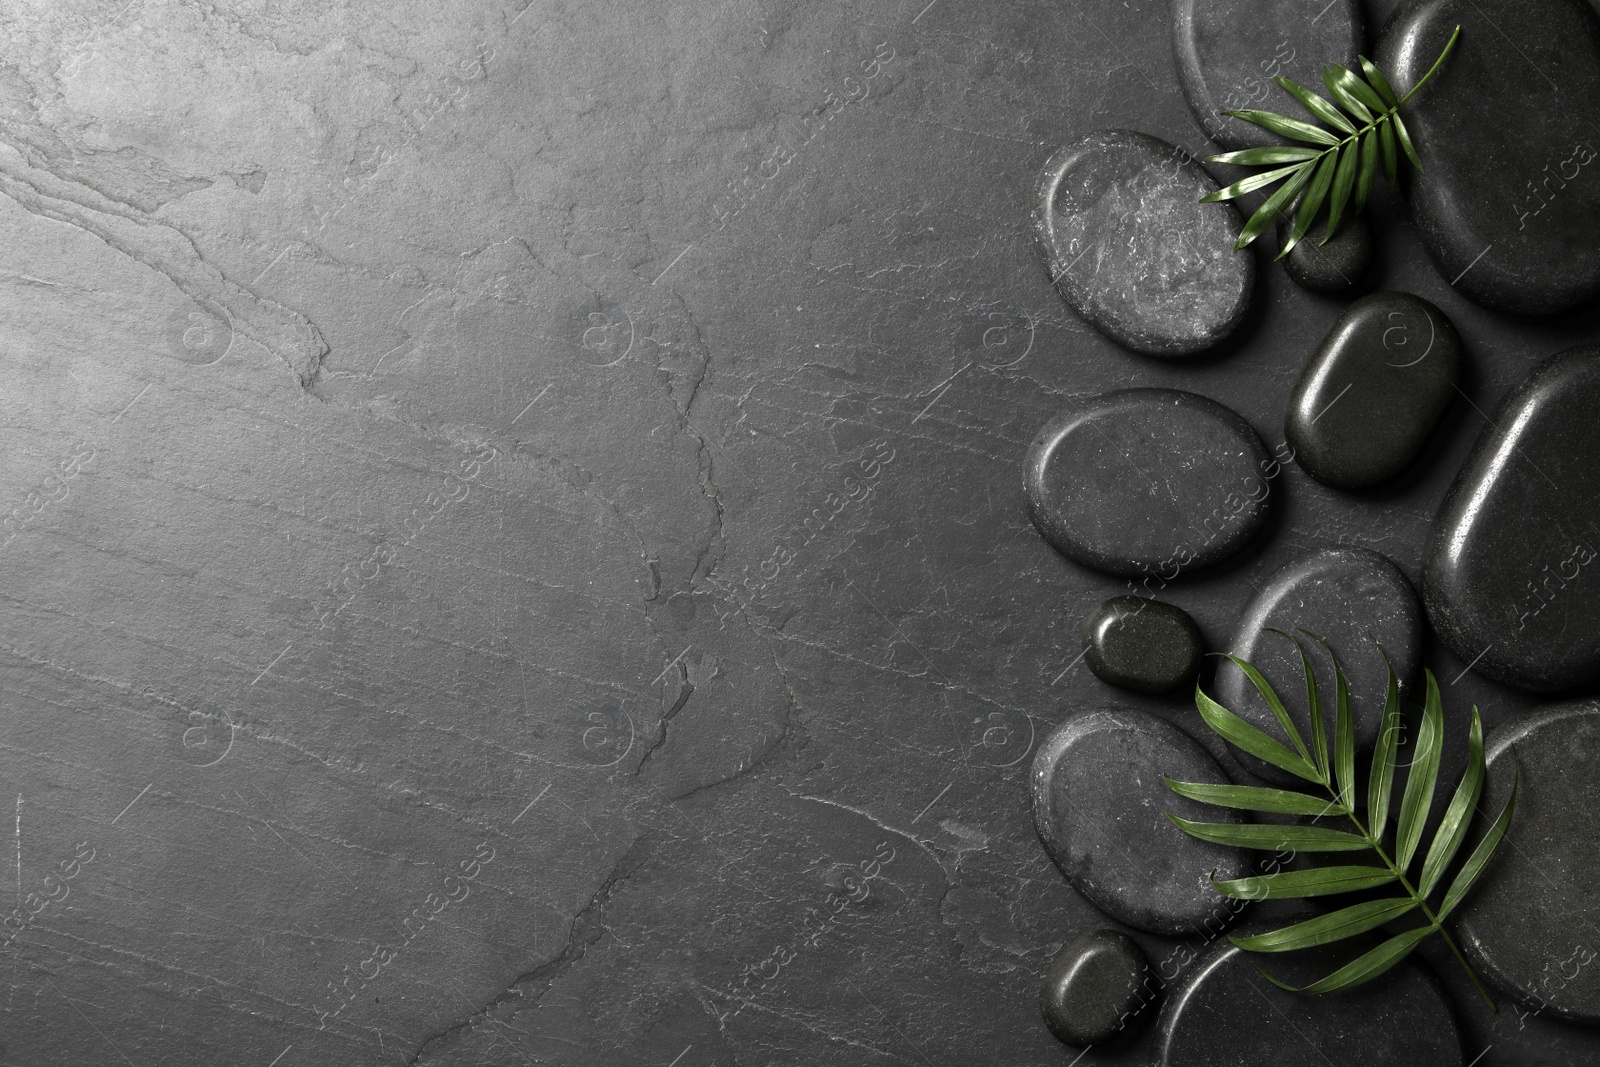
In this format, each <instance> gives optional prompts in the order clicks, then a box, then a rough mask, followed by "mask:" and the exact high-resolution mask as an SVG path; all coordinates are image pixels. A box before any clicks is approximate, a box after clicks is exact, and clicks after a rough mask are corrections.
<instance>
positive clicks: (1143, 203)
mask: <svg viewBox="0 0 1600 1067" xmlns="http://www.w3.org/2000/svg"><path fill="white" fill-rule="evenodd" d="M1216 188H1217V183H1216V182H1215V181H1213V180H1212V178H1211V176H1210V175H1209V174H1207V173H1206V172H1205V170H1203V169H1202V168H1201V167H1200V165H1199V164H1198V163H1196V162H1195V161H1194V160H1193V159H1192V158H1190V157H1189V156H1188V155H1187V154H1186V153H1184V152H1182V151H1181V150H1180V149H1178V148H1176V147H1174V146H1173V145H1170V144H1168V143H1167V142H1165V141H1162V140H1160V139H1158V138H1155V137H1150V136H1148V135H1147V134H1142V133H1134V132H1131V131H1128V130H1103V131H1101V132H1099V133H1092V134H1090V135H1088V136H1087V137H1084V138H1083V139H1082V140H1080V141H1078V142H1076V143H1075V144H1072V145H1070V146H1068V147H1066V148H1063V149H1061V150H1060V151H1058V152H1057V153H1055V155H1053V156H1051V157H1050V160H1049V162H1047V163H1046V164H1045V168H1044V175H1043V177H1042V178H1041V179H1040V181H1039V193H1038V200H1037V204H1036V205H1035V208H1034V236H1035V237H1036V238H1037V240H1038V244H1039V249H1040V251H1041V252H1042V253H1043V255H1044V258H1045V263H1046V265H1047V266H1048V267H1049V270H1050V278H1051V280H1052V281H1054V282H1055V284H1056V289H1057V290H1058V291H1059V292H1060V293H1061V295H1062V297H1063V298H1065V299H1066V301H1067V303H1068V304H1070V305H1072V309H1073V310H1074V311H1076V312H1077V313H1078V314H1079V315H1081V316H1083V318H1084V319H1085V320H1086V321H1088V322H1089V323H1090V324H1091V325H1093V326H1094V327H1095V328H1096V329H1097V330H1099V331H1100V332H1101V333H1103V334H1105V335H1106V336H1107V337H1109V338H1111V339H1112V340H1113V341H1115V342H1117V343H1118V344H1120V345H1122V346H1124V347H1125V348H1131V349H1133V350H1134V351H1135V352H1143V353H1146V354H1147V355H1152V356H1187V355H1193V354H1194V353H1197V352H1203V351H1205V350H1206V349H1208V348H1210V347H1212V346H1213V345H1215V344H1216V343H1217V342H1218V341H1221V340H1222V339H1223V338H1224V337H1226V336H1228V334H1230V333H1232V332H1233V330H1234V328H1235V327H1237V326H1238V325H1239V323H1240V322H1241V321H1242V320H1243V319H1244V316H1245V312H1246V311H1247V310H1248V309H1249V306H1250V292H1251V289H1252V288H1253V287H1254V285H1255V259H1254V257H1253V256H1251V255H1250V254H1249V253H1248V252H1235V251H1233V243H1234V242H1235V241H1237V240H1238V239H1239V231H1240V230H1241V229H1242V227H1243V221H1242V220H1241V219H1240V217H1239V213H1238V211H1236V210H1235V209H1234V208H1233V206H1232V205H1231V204H1202V203H1200V202H1199V200H1200V198H1201V197H1202V196H1205V195H1206V194H1207V193H1210V192H1213V191H1215V190H1216Z"/></svg>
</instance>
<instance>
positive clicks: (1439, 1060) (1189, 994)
mask: <svg viewBox="0 0 1600 1067" xmlns="http://www.w3.org/2000/svg"><path fill="white" fill-rule="evenodd" d="M1283 925H1287V923H1286V922H1285V923H1265V924H1259V925H1257V924H1252V925H1250V926H1247V927H1244V928H1242V930H1241V932H1244V933H1252V934H1256V933H1264V932H1266V931H1267V930H1271V929H1276V928H1278V927H1280V926H1283ZM1376 943H1377V942H1376V940H1372V941H1365V940H1363V941H1361V942H1359V943H1353V944H1352V947H1353V948H1354V949H1355V950H1356V951H1359V950H1360V949H1362V948H1370V947H1372V946H1373V945H1375V944H1376ZM1353 954H1354V953H1353V952H1351V951H1350V950H1348V949H1347V950H1346V951H1345V952H1344V953H1343V954H1336V953H1334V952H1332V951H1330V950H1328V949H1312V950H1309V951H1302V952H1285V953H1277V954H1273V955H1262V954H1258V953H1249V952H1245V951H1244V950H1243V949H1240V948H1236V947H1235V946H1234V945H1233V944H1232V942H1230V941H1228V940H1227V939H1226V938H1218V939H1216V940H1215V941H1213V942H1212V943H1211V944H1210V945H1208V946H1207V947H1206V948H1205V949H1204V950H1203V951H1202V952H1201V954H1200V955H1199V958H1198V959H1195V960H1194V962H1193V964H1192V965H1191V966H1190V967H1189V968H1188V970H1187V971H1185V973H1184V974H1183V976H1182V977H1181V978H1180V979H1179V980H1178V981H1177V982H1175V983H1174V984H1173V985H1172V986H1171V988H1169V989H1168V991H1167V994H1166V997H1165V1000H1164V1001H1163V1003H1162V1006H1161V1015H1160V1017H1159V1019H1158V1020H1157V1022H1156V1041H1155V1057H1154V1064H1155V1065H1156V1067H1328V1065H1329V1064H1333V1065H1336V1067H1346V1065H1348V1067H1375V1065H1379V1064H1382V1065H1390V1064H1393V1065H1394V1067H1402V1065H1404V1067H1462V1064H1464V1063H1466V1062H1467V1060H1466V1056H1465V1055H1464V1054H1463V1050H1462V1047H1461V1032H1460V1029H1459V1028H1458V1026H1457V1024H1456V1019H1455V1012H1454V1011H1453V1010H1452V1008H1451V1005H1450V1001H1449V999H1448V998H1447V997H1446V995H1445V991H1444V989H1443V988H1441V987H1440V985H1439V981H1438V979H1437V978H1435V977H1434V975H1433V973H1432V971H1430V970H1428V969H1427V968H1426V966H1425V965H1423V964H1422V963H1420V962H1419V961H1417V960H1416V958H1415V957H1413V959H1412V960H1409V961H1407V962H1405V963H1402V964H1400V965H1399V966H1398V967H1397V968H1395V969H1394V970H1393V971H1391V972H1389V973H1388V974H1386V975H1384V976H1383V977H1381V978H1378V979H1376V980H1374V981H1373V982H1371V983H1369V984H1367V985H1364V986H1361V987H1359V988H1357V989H1352V990H1347V991H1345V992H1342V993H1339V994H1336V995H1331V996H1307V995H1304V994H1300V993H1291V992H1288V991H1287V990H1283V989H1279V988H1278V987H1277V986H1275V985H1273V984H1272V983H1271V982H1269V981H1267V980H1266V979H1265V978H1263V977H1262V976H1261V974H1260V973H1259V972H1258V970H1257V968H1258V967H1260V968H1263V969H1265V970H1266V971H1267V972H1268V973H1269V974H1271V975H1273V976H1274V977H1276V978H1279V979H1280V980H1282V981H1285V982H1288V983H1289V984H1291V985H1297V986H1303V985H1306V984H1309V983H1310V982H1313V981H1315V980H1317V979H1318V978H1321V977H1323V976H1324V975H1326V974H1329V973H1331V972H1332V971H1333V970H1335V969H1336V968H1337V967H1338V966H1340V965H1341V964H1342V963H1344V962H1348V959H1349V958H1350V956H1351V955H1353Z"/></svg>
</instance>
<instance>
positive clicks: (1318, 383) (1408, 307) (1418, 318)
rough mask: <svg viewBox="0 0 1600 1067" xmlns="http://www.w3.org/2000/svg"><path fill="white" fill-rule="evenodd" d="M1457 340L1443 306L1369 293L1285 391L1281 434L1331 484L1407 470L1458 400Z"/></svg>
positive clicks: (1346, 485)
mask: <svg viewBox="0 0 1600 1067" xmlns="http://www.w3.org/2000/svg"><path fill="white" fill-rule="evenodd" d="M1460 366H1461V344H1460V342H1459V341H1458V340H1457V338H1456V331H1455V327H1454V326H1452V325H1451V324H1450V320H1449V319H1448V318H1446V317H1445V314H1444V312H1442V311H1440V310H1439V309H1438V308H1436V307H1434V306H1433V305H1432V304H1430V303H1429V302H1428V301H1426V300H1423V299H1422V298H1421V297H1417V296H1412V295H1411V294H1410V293H1372V294H1370V295H1368V296H1364V297H1362V298H1361V299H1359V300H1357V301H1355V302H1354V303H1352V304H1351V305H1350V306H1349V307H1347V308H1346V309H1345V310H1344V314H1342V315H1340V316H1339V319H1338V321H1337V322H1335V323H1334V324H1333V328H1332V329H1330V330H1329V331H1328V334H1327V336H1326V337H1324V338H1323V339H1322V344H1321V345H1319V346H1318V347H1317V351H1316V352H1315V353H1314V354H1313V355H1312V357H1311V359H1310V360H1309V361H1308V362H1307V363H1306V366H1305V370H1303V371H1301V372H1300V380H1299V381H1298V382H1296V383H1295V387H1294V391H1293V392H1292V393H1290V394H1289V411H1288V414H1287V416H1286V417H1285V419H1284V427H1283V432H1284V436H1285V437H1286V438H1287V440H1288V441H1289V444H1290V445H1292V446H1293V447H1294V452H1295V461H1296V462H1298V463H1299V464H1300V466H1301V467H1302V468H1303V469H1304V470H1305V471H1306V473H1308V474H1310V475H1311V476H1312V477H1313V478H1315V479H1317V480H1318V481H1319V482H1322V483H1323V484H1325V485H1331V486H1333V487H1335V488H1337V489H1364V488H1367V487H1368V486H1372V485H1377V484H1378V483H1380V482H1385V481H1388V480H1389V479H1390V478H1393V477H1395V476H1396V475H1398V474H1399V473H1400V472H1401V471H1403V470H1405V469H1406V467H1408V466H1409V465H1410V464H1411V462H1412V460H1413V459H1415V458H1416V456H1417V454H1418V453H1419V452H1421V451H1422V447H1423V445H1424V444H1426V443H1427V440H1428V435H1429V434H1431V433H1432V432H1433V429H1434V427H1435V426H1437V425H1438V423H1439V419H1440V417H1441V416H1443V415H1444V412H1445V409H1446V408H1447V407H1449V405H1450V402H1451V401H1452V400H1453V399H1455V396H1456V379H1457V377H1458V376H1459V374H1460Z"/></svg>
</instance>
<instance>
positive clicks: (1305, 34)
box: [1172, 0, 1364, 148]
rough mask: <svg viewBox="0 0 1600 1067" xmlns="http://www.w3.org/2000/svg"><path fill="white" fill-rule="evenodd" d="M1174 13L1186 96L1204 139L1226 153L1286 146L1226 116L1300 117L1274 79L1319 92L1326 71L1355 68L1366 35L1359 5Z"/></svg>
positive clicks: (1219, 7) (1205, 1) (1263, 1)
mask: <svg viewBox="0 0 1600 1067" xmlns="http://www.w3.org/2000/svg"><path fill="white" fill-rule="evenodd" d="M1172 15H1173V28H1172V52H1173V55H1174V57H1175V58H1176V59H1177V61H1178V80H1179V83H1180V84H1181V85H1182V86H1183V95H1184V97H1185V99H1187V100H1188V101H1189V107H1190V109H1191V110H1192V111H1193V112H1194V117H1195V118H1197V119H1199V120H1200V125H1201V126H1202V127H1204V129H1205V131H1206V134H1207V136H1209V137H1210V138H1211V139H1212V140H1213V141H1215V142H1217V143H1218V144H1220V145H1223V146H1224V147H1227V148H1250V147H1254V146H1257V145H1268V144H1278V143H1281V142H1280V140H1279V138H1277V137H1276V136H1275V135H1273V134H1271V133H1269V132H1268V131H1267V130H1265V129H1263V128H1262V127H1260V126H1256V125H1254V124H1252V123H1248V122H1245V121H1244V120H1243V119H1238V118H1234V117H1233V116H1231V115H1224V114H1223V112H1224V111H1239V110H1245V109H1255V110H1262V111H1276V112H1278V113H1280V114H1284V115H1291V114H1292V115H1294V116H1296V117H1300V109H1299V105H1298V104H1296V103H1295V101H1294V98H1293V97H1291V96H1290V95H1289V94H1288V93H1286V92H1284V91H1283V90H1282V89H1280V88H1279V87H1278V85H1277V84H1276V83H1275V82H1274V81H1273V80H1272V79H1273V78H1274V77H1276V76H1279V75H1282V76H1283V77H1285V78H1288V79H1289V80H1290V81H1293V82H1299V83H1300V84H1301V85H1305V86H1309V87H1316V88H1317V89H1318V91H1319V92H1320V91H1321V89H1320V86H1321V84H1322V68H1323V67H1324V66H1326V65H1327V64H1329V63H1338V64H1340V65H1342V66H1345V67H1353V66H1354V65H1355V63H1356V53H1357V52H1359V51H1360V50H1361V45H1362V41H1363V37H1364V30H1363V20H1362V16H1361V5H1360V4H1359V3H1356V2H1355V0H1331V2H1330V0H1323V2H1321V3H1317V4H1315V5H1313V4H1308V3H1304V2H1302V0H1176V2H1175V3H1174V4H1173V5H1172Z"/></svg>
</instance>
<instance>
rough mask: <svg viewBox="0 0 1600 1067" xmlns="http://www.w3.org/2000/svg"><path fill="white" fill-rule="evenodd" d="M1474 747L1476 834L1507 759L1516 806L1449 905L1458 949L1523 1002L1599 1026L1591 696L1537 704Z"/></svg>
mask: <svg viewBox="0 0 1600 1067" xmlns="http://www.w3.org/2000/svg"><path fill="white" fill-rule="evenodd" d="M1513 745H1514V746H1516V748H1515V751H1513V749H1512V746H1513ZM1484 748H1485V754H1486V755H1487V756H1488V759H1489V779H1488V785H1487V786H1486V788H1485V790H1484V796H1483V799H1482V800H1480V801H1479V803H1478V809H1479V811H1481V812H1483V813H1484V815H1483V817H1481V818H1480V820H1479V822H1480V827H1479V830H1478V833H1479V834H1481V833H1482V831H1483V829H1484V828H1486V827H1487V825H1488V823H1489V820H1490V819H1492V818H1493V817H1495V816H1496V815H1498V814H1499V813H1500V809H1501V808H1502V807H1503V806H1504V805H1505V802H1506V798H1507V796H1509V795H1510V792H1511V779H1512V768H1513V765H1514V766H1515V767H1516V770H1517V772H1518V778H1519V781H1518V784H1517V810H1516V812H1515V813H1514V814H1513V815H1512V818H1511V826H1510V829H1509V830H1508V832H1507V840H1506V843H1504V844H1502V845H1501V848H1500V851H1499V853H1498V854H1497V855H1496V856H1495V858H1494V860H1492V861H1491V862H1490V865H1489V868H1488V870H1487V871H1486V872H1485V873H1484V875H1483V878H1482V879H1481V880H1480V881H1479V882H1478V885H1477V888H1476V889H1474V890H1473V891H1472V893H1471V894H1470V895H1469V896H1468V897H1467V902H1466V904H1464V905H1463V906H1462V907H1461V909H1460V910H1459V911H1457V912H1456V927H1457V930H1458V931H1459V933H1460V937H1461V945H1462V948H1463V949H1464V950H1465V951H1466V953H1467V956H1468V957H1469V959H1470V960H1471V961H1472V965H1473V967H1474V968H1475V969H1476V970H1477V971H1478V973H1479V974H1480V975H1481V976H1482V977H1483V978H1485V979H1487V980H1488V981H1490V982H1492V983H1494V984H1495V985H1496V986H1498V987H1500V988H1501V989H1503V990H1505V991H1506V992H1507V993H1510V994H1511V995H1512V996H1514V997H1516V998H1517V999H1518V1000H1520V1001H1521V1002H1522V1003H1523V1004H1524V1005H1525V1006H1527V1007H1528V1008H1530V1009H1532V1010H1534V1011H1540V1012H1548V1013H1549V1014H1551V1015H1555V1016H1559V1017H1561V1018H1563V1019H1572V1020H1575V1021H1578V1022H1586V1023H1600V959H1597V954H1600V932H1596V930H1595V927H1594V921H1593V920H1594V916H1595V915H1597V914H1600V849H1597V848H1596V846H1595V834H1594V827H1595V823H1596V821H1600V777H1597V776H1596V775H1595V773H1594V769H1595V767H1596V766H1600V701H1595V700H1585V701H1574V702H1571V703H1565V704H1551V705H1547V706H1545V707H1543V708H1539V709H1537V710H1535V711H1533V712H1531V713H1529V714H1527V715H1525V716H1522V717H1520V718H1518V719H1514V720H1513V721H1511V722H1509V723H1507V724H1506V725H1504V726H1501V727H1498V728H1497V729H1495V730H1494V731H1492V732H1491V733H1490V734H1489V739H1488V742H1487V743H1486V744H1485V746H1484ZM1473 840H1476V837H1474V838H1473Z"/></svg>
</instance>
